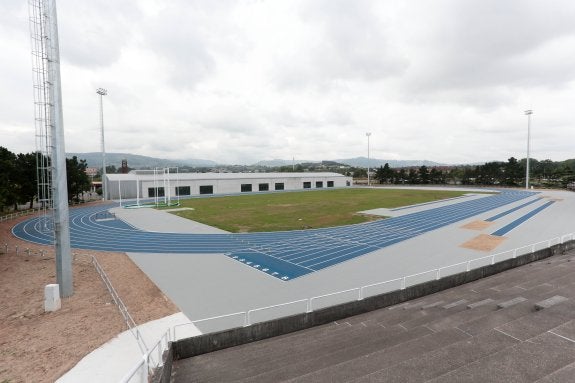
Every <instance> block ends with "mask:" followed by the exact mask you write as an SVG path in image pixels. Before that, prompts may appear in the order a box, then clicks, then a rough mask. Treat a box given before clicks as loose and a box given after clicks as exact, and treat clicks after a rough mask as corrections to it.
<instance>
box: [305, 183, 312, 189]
mask: <svg viewBox="0 0 575 383" xmlns="http://www.w3.org/2000/svg"><path fill="white" fill-rule="evenodd" d="M303 188H304V189H311V182H304V183H303Z"/></svg>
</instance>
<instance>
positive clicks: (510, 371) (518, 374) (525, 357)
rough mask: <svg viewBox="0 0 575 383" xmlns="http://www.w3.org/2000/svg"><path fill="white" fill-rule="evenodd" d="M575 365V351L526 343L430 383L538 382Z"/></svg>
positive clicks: (551, 345) (550, 345) (561, 347)
mask: <svg viewBox="0 0 575 383" xmlns="http://www.w3.org/2000/svg"><path fill="white" fill-rule="evenodd" d="M546 336H547V335H546ZM574 361H575V348H573V349H570V348H566V347H563V346H559V345H553V344H542V343H531V342H522V343H520V344H518V345H516V346H513V347H511V348H508V349H505V350H502V351H500V352H497V353H494V354H492V355H490V356H487V357H485V358H482V359H480V360H478V361H476V362H473V363H470V364H468V365H465V366H463V367H460V368H458V369H456V370H453V371H451V372H448V373H446V374H444V375H441V376H439V377H437V378H434V379H432V380H429V382H430V383H431V382H433V383H461V382H509V383H523V382H534V381H537V380H538V379H541V378H543V377H545V376H548V375H550V374H552V373H554V372H556V371H558V370H560V369H562V368H564V367H565V366H568V365H569V364H572V363H573V362H574Z"/></svg>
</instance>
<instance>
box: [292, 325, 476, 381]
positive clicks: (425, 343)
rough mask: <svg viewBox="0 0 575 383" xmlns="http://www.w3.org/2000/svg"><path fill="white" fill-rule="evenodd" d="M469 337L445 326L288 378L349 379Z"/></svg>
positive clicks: (309, 379)
mask: <svg viewBox="0 0 575 383" xmlns="http://www.w3.org/2000/svg"><path fill="white" fill-rule="evenodd" d="M468 338H470V337H469V336H468V335H467V334H465V333H463V332H461V331H459V330H456V329H448V330H445V331H441V332H437V333H433V334H429V335H426V336H424V337H421V338H418V339H414V340H412V341H409V342H405V343H402V344H398V345H396V346H393V347H390V348H388V349H385V350H378V351H375V352H373V353H371V354H367V355H363V356H361V357H359V358H355V359H350V360H348V361H346V362H343V363H340V364H337V365H334V366H330V367H328V368H324V369H321V370H317V371H314V372H312V373H309V374H306V375H301V376H298V377H296V378H294V379H291V380H289V382H290V383H296V382H301V383H303V382H330V383H339V382H349V381H351V380H353V379H356V378H359V377H361V376H364V375H366V374H369V373H371V372H375V371H378V370H380V369H381V368H382V367H385V366H392V365H394V364H397V363H401V362H403V361H404V360H408V359H411V358H413V357H414V356H417V355H420V354H423V353H426V352H429V351H433V350H436V349H439V348H442V347H445V346H447V345H449V344H452V343H455V342H459V341H462V340H464V339H468Z"/></svg>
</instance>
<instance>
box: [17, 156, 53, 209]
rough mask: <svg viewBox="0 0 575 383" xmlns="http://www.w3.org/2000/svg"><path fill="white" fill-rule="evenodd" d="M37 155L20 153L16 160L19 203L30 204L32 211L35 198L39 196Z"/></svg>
mask: <svg viewBox="0 0 575 383" xmlns="http://www.w3.org/2000/svg"><path fill="white" fill-rule="evenodd" d="M36 155H37V153H26V154H24V153H20V154H18V157H17V158H16V183H17V190H18V203H21V204H24V203H29V204H30V206H29V208H30V209H32V208H33V207H34V198H35V197H36V195H37V194H38V181H37V178H38V172H37V170H36V168H37V166H36ZM38 155H40V154H38ZM48 176H49V175H48Z"/></svg>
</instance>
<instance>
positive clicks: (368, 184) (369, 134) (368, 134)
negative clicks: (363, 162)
mask: <svg viewBox="0 0 575 383" xmlns="http://www.w3.org/2000/svg"><path fill="white" fill-rule="evenodd" d="M365 135H366V136H367V186H370V182H369V181H370V179H369V137H370V136H371V133H369V132H368V133H365Z"/></svg>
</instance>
